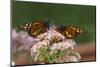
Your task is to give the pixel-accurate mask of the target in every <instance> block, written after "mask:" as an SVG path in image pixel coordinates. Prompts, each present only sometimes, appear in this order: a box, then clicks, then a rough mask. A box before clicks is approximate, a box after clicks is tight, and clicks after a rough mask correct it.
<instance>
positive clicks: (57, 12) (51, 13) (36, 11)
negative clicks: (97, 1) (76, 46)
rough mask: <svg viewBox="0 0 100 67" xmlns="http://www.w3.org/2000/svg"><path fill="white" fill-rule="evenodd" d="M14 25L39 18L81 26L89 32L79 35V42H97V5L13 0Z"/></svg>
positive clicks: (61, 23)
mask: <svg viewBox="0 0 100 67" xmlns="http://www.w3.org/2000/svg"><path fill="white" fill-rule="evenodd" d="M11 14H12V27H18V26H19V25H21V24H23V23H27V22H31V21H34V20H37V19H41V20H49V21H50V24H55V25H66V26H70V25H72V26H79V27H82V28H84V29H85V30H86V31H87V32H86V33H85V34H82V35H80V36H78V37H77V38H76V39H75V40H76V42H77V43H88V42H95V39H96V38H95V37H96V29H95V28H96V27H95V26H96V6H92V5H91V6H89V5H72V4H54V3H52V4H51V3H39V2H24V1H12V13H11Z"/></svg>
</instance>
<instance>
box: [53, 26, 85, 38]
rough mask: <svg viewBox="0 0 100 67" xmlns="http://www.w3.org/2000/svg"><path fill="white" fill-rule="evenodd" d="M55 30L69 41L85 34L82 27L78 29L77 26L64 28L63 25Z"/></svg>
mask: <svg viewBox="0 0 100 67" xmlns="http://www.w3.org/2000/svg"><path fill="white" fill-rule="evenodd" d="M55 30H56V31H58V32H60V33H61V34H62V35H64V36H65V38H67V39H73V38H75V37H76V36H77V35H78V34H80V33H83V32H84V30H83V29H82V28H80V27H77V26H63V25H61V26H59V27H57V28H56V29H55Z"/></svg>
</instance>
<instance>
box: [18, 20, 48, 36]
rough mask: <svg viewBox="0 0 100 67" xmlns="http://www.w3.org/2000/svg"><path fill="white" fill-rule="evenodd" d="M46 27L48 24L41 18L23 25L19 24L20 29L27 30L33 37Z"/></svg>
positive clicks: (46, 28)
mask: <svg viewBox="0 0 100 67" xmlns="http://www.w3.org/2000/svg"><path fill="white" fill-rule="evenodd" d="M48 28H49V27H48V24H47V23H46V22H44V21H41V20H37V21H34V22H32V23H26V24H25V25H21V26H20V29H22V30H24V31H27V32H28V33H29V35H31V36H33V37H36V36H37V35H40V34H42V33H44V32H46V31H47V30H48Z"/></svg>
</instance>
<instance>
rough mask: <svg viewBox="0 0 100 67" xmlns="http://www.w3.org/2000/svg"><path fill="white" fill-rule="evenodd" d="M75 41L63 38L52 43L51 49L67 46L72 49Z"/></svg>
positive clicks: (60, 48) (62, 48) (61, 48)
mask: <svg viewBox="0 0 100 67" xmlns="http://www.w3.org/2000/svg"><path fill="white" fill-rule="evenodd" d="M74 45H75V42H74V41H73V40H63V41H62V42H58V43H54V44H53V45H52V46H51V50H64V49H67V48H71V49H73V47H74Z"/></svg>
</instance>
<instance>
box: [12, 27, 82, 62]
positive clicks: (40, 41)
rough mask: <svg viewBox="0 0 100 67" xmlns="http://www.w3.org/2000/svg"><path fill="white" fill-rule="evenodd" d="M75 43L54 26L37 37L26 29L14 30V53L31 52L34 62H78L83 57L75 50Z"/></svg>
mask: <svg viewBox="0 0 100 67" xmlns="http://www.w3.org/2000/svg"><path fill="white" fill-rule="evenodd" d="M75 44H76V43H75V41H74V40H73V39H66V38H65V37H64V36H63V35H62V34H60V33H59V32H57V31H56V30H54V29H53V28H51V29H49V30H48V31H47V32H45V33H42V34H40V35H38V36H37V37H35V38H34V37H32V36H29V35H28V33H27V32H25V31H19V32H17V31H16V29H13V30H12V53H17V54H18V52H21V51H27V52H29V54H30V56H31V58H32V63H33V64H34V63H36V62H38V64H40V63H61V62H77V61H79V60H80V59H81V57H80V54H79V53H78V52H76V51H74V45H75ZM14 56H15V55H14Z"/></svg>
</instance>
